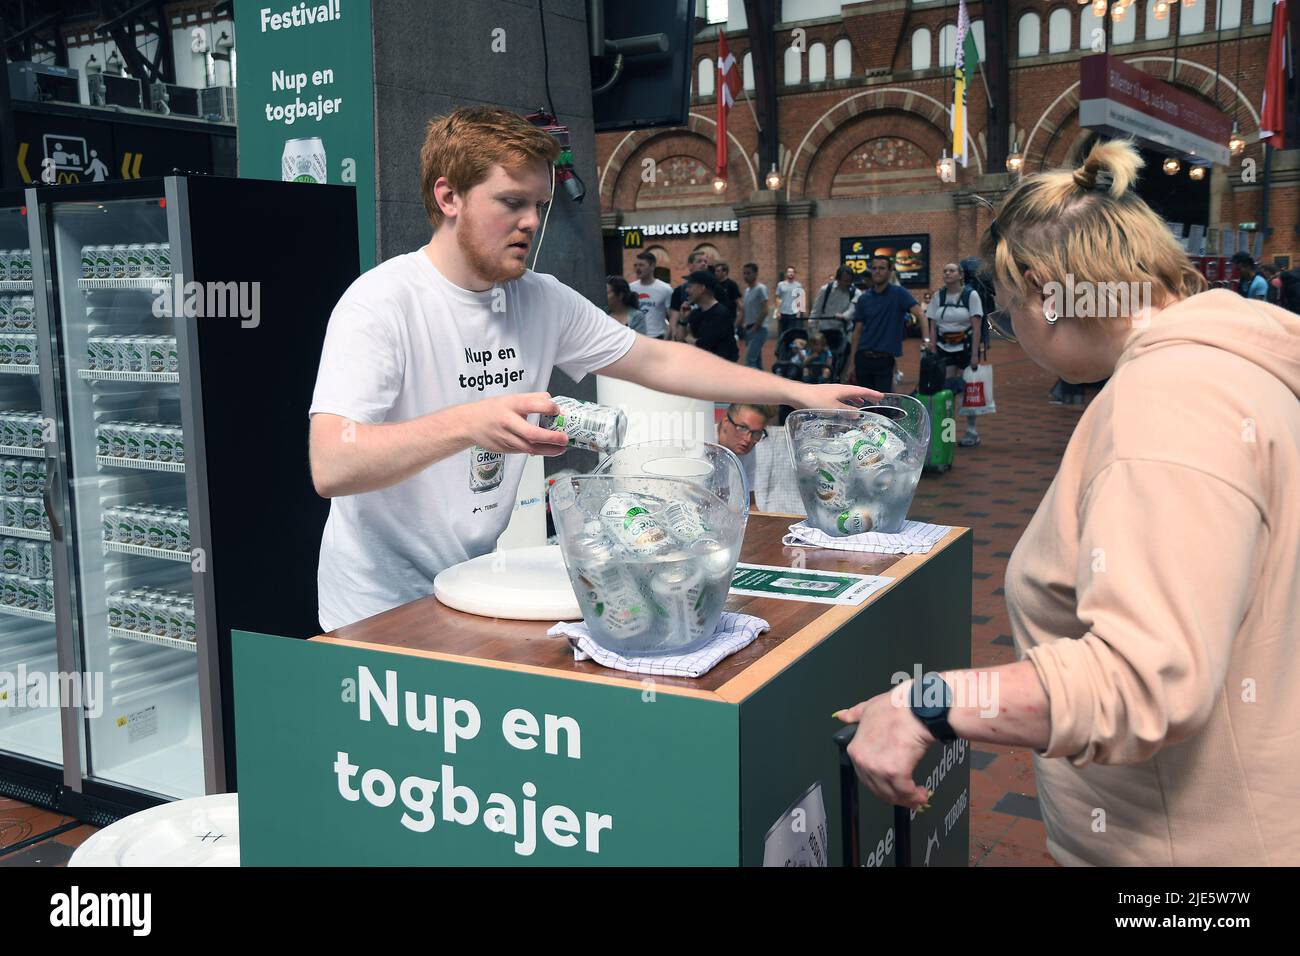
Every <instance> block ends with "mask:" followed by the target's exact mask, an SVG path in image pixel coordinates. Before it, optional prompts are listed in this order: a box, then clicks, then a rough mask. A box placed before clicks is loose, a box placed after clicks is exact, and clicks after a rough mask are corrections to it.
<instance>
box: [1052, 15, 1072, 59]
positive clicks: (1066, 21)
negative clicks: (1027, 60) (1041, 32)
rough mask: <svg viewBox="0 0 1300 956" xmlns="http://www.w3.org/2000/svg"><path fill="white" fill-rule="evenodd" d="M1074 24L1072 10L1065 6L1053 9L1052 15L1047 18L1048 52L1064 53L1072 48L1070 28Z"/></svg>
mask: <svg viewBox="0 0 1300 956" xmlns="http://www.w3.org/2000/svg"><path fill="white" fill-rule="evenodd" d="M1073 26H1074V21H1073V19H1071V17H1070V11H1069V10H1067V9H1066V8H1065V7H1057V8H1056V9H1055V10H1053V11H1052V15H1051V16H1050V17H1048V18H1047V52H1048V53H1064V52H1066V51H1067V50H1069V49H1070V29H1071V27H1073Z"/></svg>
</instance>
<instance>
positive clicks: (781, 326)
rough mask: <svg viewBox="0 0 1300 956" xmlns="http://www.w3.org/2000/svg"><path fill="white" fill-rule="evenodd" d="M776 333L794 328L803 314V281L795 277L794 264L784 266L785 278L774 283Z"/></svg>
mask: <svg viewBox="0 0 1300 956" xmlns="http://www.w3.org/2000/svg"><path fill="white" fill-rule="evenodd" d="M776 311H777V316H778V321H777V334H778V335H780V334H782V333H783V332H785V330H786V329H792V328H794V326H795V324H796V323H797V322H798V320H799V317H800V316H801V315H802V314H803V283H802V282H800V281H799V280H798V279H796V278H795V271H794V266H786V267H785V278H784V279H783V280H781V281H780V282H778V283H777V284H776Z"/></svg>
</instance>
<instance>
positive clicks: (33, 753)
mask: <svg viewBox="0 0 1300 956" xmlns="http://www.w3.org/2000/svg"><path fill="white" fill-rule="evenodd" d="M28 218H29V217H28V208H27V206H26V203H25V197H24V195H23V194H22V193H20V192H17V191H5V192H0V795H4V796H10V797H16V798H18V799H20V800H41V799H42V798H45V797H46V796H47V795H48V794H50V793H52V792H53V791H54V790H55V789H56V788H57V786H58V785H59V783H60V782H61V780H62V764H63V752H64V732H63V731H64V728H63V725H62V723H61V721H60V711H59V709H58V708H57V707H53V706H49V704H50V700H49V696H50V694H49V692H50V675H51V674H56V673H57V672H58V671H59V669H60V668H59V660H58V643H57V638H56V621H57V622H65V621H66V618H67V616H68V613H69V612H68V609H67V608H66V607H62V608H61V607H60V606H59V605H58V604H57V603H56V601H55V598H54V580H53V578H54V570H53V549H52V544H51V533H50V527H51V526H50V523H49V518H48V515H47V512H46V501H47V500H48V495H49V493H50V490H49V485H48V482H49V481H50V480H51V479H52V477H53V476H52V474H51V473H50V471H49V470H48V469H47V460H46V449H47V445H46V441H45V439H46V438H47V437H49V433H50V432H51V431H52V426H51V424H50V423H51V415H52V412H51V406H50V403H49V400H48V398H47V397H46V396H45V395H43V393H42V389H41V378H40V376H41V372H42V370H44V369H48V367H49V352H48V351H47V350H45V349H43V348H42V347H41V344H40V341H39V338H38V335H37V321H36V315H35V312H36V308H35V295H34V283H33V281H32V248H31V245H30V239H29V236H30V230H29V228H28V225H29V223H28Z"/></svg>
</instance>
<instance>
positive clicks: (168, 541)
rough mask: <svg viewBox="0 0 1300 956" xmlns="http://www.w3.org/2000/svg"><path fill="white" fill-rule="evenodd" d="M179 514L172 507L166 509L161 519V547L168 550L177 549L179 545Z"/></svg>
mask: <svg viewBox="0 0 1300 956" xmlns="http://www.w3.org/2000/svg"><path fill="white" fill-rule="evenodd" d="M180 520H181V519H180V516H179V515H178V514H177V513H176V511H175V510H174V509H170V508H169V509H168V510H167V514H166V515H165V516H164V517H163V520H162V534H163V543H162V547H163V548H165V549H166V550H168V551H177V550H179V549H180V545H181V529H180Z"/></svg>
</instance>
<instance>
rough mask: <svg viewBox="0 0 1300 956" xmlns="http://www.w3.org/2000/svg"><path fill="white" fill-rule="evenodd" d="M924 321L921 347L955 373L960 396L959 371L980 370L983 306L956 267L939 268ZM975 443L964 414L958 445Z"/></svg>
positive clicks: (972, 423) (971, 421)
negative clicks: (963, 430)
mask: <svg viewBox="0 0 1300 956" xmlns="http://www.w3.org/2000/svg"><path fill="white" fill-rule="evenodd" d="M925 319H926V329H925V337H924V338H922V339H921V345H922V347H923V348H924V349H925V350H926V351H927V352H931V353H934V354H938V355H942V356H943V357H944V361H945V363H946V365H947V367H948V368H950V369H956V370H957V378H958V379H959V381H958V382H957V383H955V384H956V385H957V387H956V388H955V389H954V392H955V393H956V394H957V395H960V394H962V388H961V384H960V378H961V374H962V370H963V369H966V368H969V369H970V370H971V371H974V370H976V369H978V368H979V367H980V360H979V342H980V335H981V332H982V331H983V325H984V306H983V303H982V302H980V294H979V293H978V292H976V291H975V290H974V289H973V288H971V287H970V286H969V285H967V284H966V283H965V282H964V281H963V277H962V271H961V269H960V268H959V267H958V265H957V263H955V262H950V263H948V264H947V265H945V266H944V267H943V288H941V289H940V290H939V291H938V293H937V294H936V295H935V296H934V297H933V298H931V299H930V307H929V308H928V309H927V310H926V312H925ZM979 443H980V433H979V429H977V428H976V427H975V415H974V414H971V413H967V415H966V434H964V435H962V437H961V441H959V442H958V444H960V445H961V446H962V447H964V448H973V447H974V446H976V445H978V444H979Z"/></svg>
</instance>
